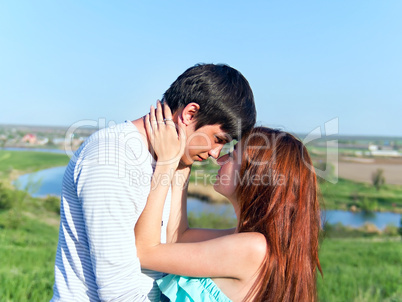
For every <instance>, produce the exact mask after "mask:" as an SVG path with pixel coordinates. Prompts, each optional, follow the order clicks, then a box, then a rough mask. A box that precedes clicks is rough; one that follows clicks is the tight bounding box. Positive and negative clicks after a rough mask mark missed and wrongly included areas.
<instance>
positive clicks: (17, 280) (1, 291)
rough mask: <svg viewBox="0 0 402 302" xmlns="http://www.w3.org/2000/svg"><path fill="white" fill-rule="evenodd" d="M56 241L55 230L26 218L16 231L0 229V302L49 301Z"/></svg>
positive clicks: (2, 216) (14, 229) (53, 227)
mask: <svg viewBox="0 0 402 302" xmlns="http://www.w3.org/2000/svg"><path fill="white" fill-rule="evenodd" d="M6 215H7V213H2V214H0V220H1V221H4V220H5V219H7V218H6V217H5V216H6ZM57 238H58V231H57V227H55V226H49V225H47V224H45V223H42V222H40V221H39V220H37V219H30V218H28V217H24V219H23V221H22V223H21V224H20V225H19V227H18V228H4V227H1V228H0V255H1V256H0V300H1V301H19V302H22V301H49V300H50V299H51V297H52V287H53V282H54V260H55V255H56V248H57Z"/></svg>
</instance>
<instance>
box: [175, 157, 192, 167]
mask: <svg viewBox="0 0 402 302" xmlns="http://www.w3.org/2000/svg"><path fill="white" fill-rule="evenodd" d="M193 163H194V161H193V160H191V161H189V160H188V159H187V158H186V159H183V158H182V159H181V160H180V163H179V166H178V169H183V168H187V167H190V166H191V165H192V164H193Z"/></svg>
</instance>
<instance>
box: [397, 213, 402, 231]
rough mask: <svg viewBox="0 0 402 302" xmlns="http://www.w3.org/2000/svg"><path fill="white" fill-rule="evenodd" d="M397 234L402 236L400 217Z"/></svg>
mask: <svg viewBox="0 0 402 302" xmlns="http://www.w3.org/2000/svg"><path fill="white" fill-rule="evenodd" d="M398 233H399V235H401V236H402V217H401V222H400V225H399V228H398Z"/></svg>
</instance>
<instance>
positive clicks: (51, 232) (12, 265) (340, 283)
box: [0, 209, 402, 302]
mask: <svg viewBox="0 0 402 302" xmlns="http://www.w3.org/2000/svg"><path fill="white" fill-rule="evenodd" d="M42 210H43V209H42ZM7 214H8V213H7V212H4V211H3V212H2V213H0V225H2V223H4V221H6V220H7ZM37 214H38V213H37ZM37 214H35V213H34V214H31V215H30V217H27V216H25V217H24V219H23V221H22V222H21V224H20V225H19V227H18V228H5V227H4V226H3V227H0V255H1V257H0V300H1V301H5V302H7V301H19V302H23V301H49V300H50V298H51V296H52V285H53V280H54V272H53V265H54V258H55V253H56V247H57V235H58V232H57V226H56V225H54V224H53V223H51V224H49V223H44V222H42V221H43V219H42V218H40V217H39V216H36V215H37ZM42 215H43V212H42ZM46 215H48V216H49V217H50V218H52V219H53V218H54V215H55V214H53V213H51V212H47V213H46ZM42 217H43V216H42ZM206 218H207V217H204V218H202V217H201V218H199V217H192V218H191V223H192V225H193V226H203V227H227V226H230V225H232V223H233V222H232V221H223V222H222V218H221V217H212V219H211V217H208V220H206ZM52 219H49V220H52ZM211 221H212V222H211ZM356 235H359V234H355V236H356ZM363 236H364V234H360V237H358V238H349V239H344V238H341V239H339V238H326V239H325V240H324V241H323V243H322V246H321V250H320V261H321V265H322V268H323V272H324V278H323V279H322V278H321V276H320V275H318V289H319V297H320V301H323V302H332V301H333V302H339V301H345V302H348V301H355V302H364V301H367V302H368V301H373V302H380V301H381V302H382V301H389V302H391V301H402V283H401V282H400V279H401V274H402V271H401V267H402V248H401V244H402V243H401V239H400V237H389V238H388V237H380V236H374V237H368V238H363Z"/></svg>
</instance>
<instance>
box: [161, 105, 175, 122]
mask: <svg viewBox="0 0 402 302" xmlns="http://www.w3.org/2000/svg"><path fill="white" fill-rule="evenodd" d="M163 115H164V116H165V120H166V121H169V120H172V119H173V116H172V111H171V110H170V107H169V105H168V104H166V102H163Z"/></svg>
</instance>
